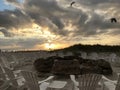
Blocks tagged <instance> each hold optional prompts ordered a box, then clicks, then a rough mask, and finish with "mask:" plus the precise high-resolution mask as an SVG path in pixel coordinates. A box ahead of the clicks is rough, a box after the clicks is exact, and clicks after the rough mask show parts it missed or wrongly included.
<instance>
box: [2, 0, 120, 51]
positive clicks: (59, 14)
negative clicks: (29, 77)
mask: <svg viewBox="0 0 120 90" xmlns="http://www.w3.org/2000/svg"><path fill="white" fill-rule="evenodd" d="M72 1H75V3H74V4H73V5H72V6H70V3H71V2H72ZM119 8H120V1H119V0H102V1H101V0H1V1H0V49H3V50H4V49H5V50H25V49H26V50H49V49H52V50H54V49H61V48H65V47H69V46H71V45H74V44H79V43H81V44H90V45H93V44H100V45H120V40H119V38H120V23H119V21H120V10H119ZM112 17H115V18H116V19H117V23H111V22H110V18H112Z"/></svg>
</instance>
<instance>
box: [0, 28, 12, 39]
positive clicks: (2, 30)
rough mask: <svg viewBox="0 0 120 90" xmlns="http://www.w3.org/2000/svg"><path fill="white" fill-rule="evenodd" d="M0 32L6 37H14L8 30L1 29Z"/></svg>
mask: <svg viewBox="0 0 120 90" xmlns="http://www.w3.org/2000/svg"><path fill="white" fill-rule="evenodd" d="M0 32H2V33H3V35H4V36H5V37H12V36H13V34H12V33H10V32H8V30H6V29H5V28H0Z"/></svg>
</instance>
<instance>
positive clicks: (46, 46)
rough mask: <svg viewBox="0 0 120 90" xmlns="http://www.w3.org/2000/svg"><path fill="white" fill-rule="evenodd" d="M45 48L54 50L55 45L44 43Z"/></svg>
mask: <svg viewBox="0 0 120 90" xmlns="http://www.w3.org/2000/svg"><path fill="white" fill-rule="evenodd" d="M45 48H46V49H47V50H52V49H55V44H50V43H46V44H45Z"/></svg>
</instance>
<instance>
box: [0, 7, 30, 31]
mask: <svg viewBox="0 0 120 90" xmlns="http://www.w3.org/2000/svg"><path fill="white" fill-rule="evenodd" d="M30 22H31V19H30V18H29V17H28V16H25V15H24V14H23V13H22V12H21V11H20V10H18V9H15V10H14V11H9V10H5V11H0V26H1V27H6V28H9V29H10V28H21V27H24V26H25V25H26V24H29V23H30Z"/></svg>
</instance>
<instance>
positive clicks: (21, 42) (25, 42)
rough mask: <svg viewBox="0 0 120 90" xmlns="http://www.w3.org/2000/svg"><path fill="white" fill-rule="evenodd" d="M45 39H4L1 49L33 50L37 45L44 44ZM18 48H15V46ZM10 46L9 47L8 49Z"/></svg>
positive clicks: (1, 41)
mask: <svg viewBox="0 0 120 90" xmlns="http://www.w3.org/2000/svg"><path fill="white" fill-rule="evenodd" d="M44 41H45V40H44V39H35V38H29V39H3V38H0V47H3V46H4V47H5V48H4V49H6V48H7V49H31V48H33V47H34V46H36V45H37V44H39V45H41V44H43V43H44ZM14 45H15V46H18V47H13V46H14ZM7 46H9V47H7ZM12 47H13V48H12Z"/></svg>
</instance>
